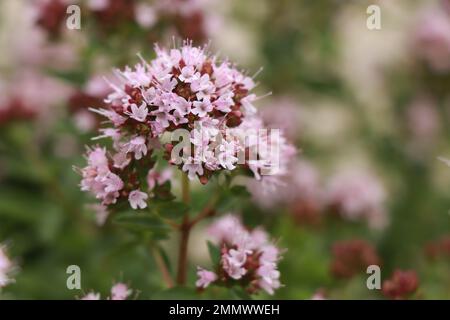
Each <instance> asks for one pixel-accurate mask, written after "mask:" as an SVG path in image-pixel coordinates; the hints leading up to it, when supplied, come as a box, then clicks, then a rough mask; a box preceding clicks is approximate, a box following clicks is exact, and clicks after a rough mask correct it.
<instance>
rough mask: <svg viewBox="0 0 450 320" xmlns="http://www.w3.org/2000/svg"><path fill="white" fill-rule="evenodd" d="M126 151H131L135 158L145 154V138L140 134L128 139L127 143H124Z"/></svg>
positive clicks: (137, 158)
mask: <svg viewBox="0 0 450 320" xmlns="http://www.w3.org/2000/svg"><path fill="white" fill-rule="evenodd" d="M126 147H127V152H133V153H134V157H135V158H136V160H139V159H141V158H142V156H145V155H146V154H147V144H146V139H145V138H144V137H142V136H137V137H135V138H133V139H131V140H130V142H129V143H127V144H126Z"/></svg>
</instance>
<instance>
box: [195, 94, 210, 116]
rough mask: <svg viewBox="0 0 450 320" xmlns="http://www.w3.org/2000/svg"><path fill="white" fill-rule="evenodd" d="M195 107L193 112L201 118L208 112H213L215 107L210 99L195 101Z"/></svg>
mask: <svg viewBox="0 0 450 320" xmlns="http://www.w3.org/2000/svg"><path fill="white" fill-rule="evenodd" d="M193 105H194V107H193V108H192V111H191V112H192V113H193V114H195V115H197V116H199V117H204V116H206V114H207V113H208V112H211V111H212V110H213V105H212V104H211V102H210V101H209V98H205V99H203V101H195V102H194V103H193Z"/></svg>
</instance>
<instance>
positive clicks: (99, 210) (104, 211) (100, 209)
mask: <svg viewBox="0 0 450 320" xmlns="http://www.w3.org/2000/svg"><path fill="white" fill-rule="evenodd" d="M89 208H90V209H92V210H94V212H95V218H96V222H97V225H98V226H103V225H104V224H105V222H106V219H108V216H109V212H108V208H107V207H106V206H104V205H102V204H92V205H90V206H89Z"/></svg>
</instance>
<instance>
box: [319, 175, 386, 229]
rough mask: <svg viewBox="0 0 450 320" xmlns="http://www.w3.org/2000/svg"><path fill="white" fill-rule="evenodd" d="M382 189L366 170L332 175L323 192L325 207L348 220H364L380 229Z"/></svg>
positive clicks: (384, 220) (381, 226)
mask: <svg viewBox="0 0 450 320" xmlns="http://www.w3.org/2000/svg"><path fill="white" fill-rule="evenodd" d="M385 197H386V195H385V190H384V188H383V185H382V184H381V183H380V182H379V180H378V179H377V178H376V177H375V176H373V175H371V174H370V173H367V172H359V171H344V172H341V173H338V174H336V175H335V176H334V177H332V178H331V180H330V181H329V184H328V186H327V190H326V194H325V202H326V205H327V206H328V208H329V209H330V210H331V211H333V212H335V213H337V214H339V215H340V216H341V217H343V218H345V219H348V220H350V221H357V220H367V221H368V224H369V226H370V227H373V228H375V229H379V228H383V227H384V226H385V225H386V223H387V221H386V220H387V216H386V212H385V210H384V202H385Z"/></svg>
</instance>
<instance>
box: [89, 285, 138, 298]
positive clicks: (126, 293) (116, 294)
mask: <svg viewBox="0 0 450 320" xmlns="http://www.w3.org/2000/svg"><path fill="white" fill-rule="evenodd" d="M132 293H133V290H131V289H130V288H129V287H128V286H127V285H126V284H125V283H122V282H118V283H116V284H115V285H113V287H112V288H111V296H110V297H108V298H107V300H126V299H128V297H130V296H131V294H132ZM100 298H101V297H100V293H97V292H94V291H92V292H89V293H88V294H86V295H85V296H84V297H82V298H81V300H100Z"/></svg>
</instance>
